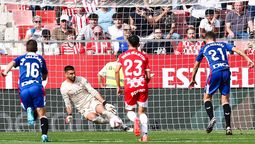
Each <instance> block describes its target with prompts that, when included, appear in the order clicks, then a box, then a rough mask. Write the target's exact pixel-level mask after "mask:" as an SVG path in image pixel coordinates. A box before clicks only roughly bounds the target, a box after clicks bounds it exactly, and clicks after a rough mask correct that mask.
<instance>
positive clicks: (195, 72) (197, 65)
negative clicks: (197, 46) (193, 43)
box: [189, 61, 200, 88]
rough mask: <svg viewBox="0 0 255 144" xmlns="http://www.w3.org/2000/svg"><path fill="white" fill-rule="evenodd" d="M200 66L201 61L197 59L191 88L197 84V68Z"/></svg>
mask: <svg viewBox="0 0 255 144" xmlns="http://www.w3.org/2000/svg"><path fill="white" fill-rule="evenodd" d="M199 66H200V62H198V61H196V63H195V65H194V68H193V71H192V79H191V82H190V84H189V88H192V87H194V85H195V84H197V82H196V74H197V70H198V68H199Z"/></svg>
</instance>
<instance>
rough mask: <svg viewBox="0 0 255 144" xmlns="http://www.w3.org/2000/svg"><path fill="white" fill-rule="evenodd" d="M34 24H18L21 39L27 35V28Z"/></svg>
mask: <svg viewBox="0 0 255 144" xmlns="http://www.w3.org/2000/svg"><path fill="white" fill-rule="evenodd" d="M32 27H33V25H26V26H18V29H19V31H18V32H19V40H22V39H24V38H25V36H26V32H27V30H29V29H31V28H32Z"/></svg>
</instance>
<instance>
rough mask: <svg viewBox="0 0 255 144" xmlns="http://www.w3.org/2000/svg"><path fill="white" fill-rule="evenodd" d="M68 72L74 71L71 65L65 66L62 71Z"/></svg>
mask: <svg viewBox="0 0 255 144" xmlns="http://www.w3.org/2000/svg"><path fill="white" fill-rule="evenodd" d="M69 70H74V67H73V66H71V65H67V66H65V68H64V71H65V72H67V71H69Z"/></svg>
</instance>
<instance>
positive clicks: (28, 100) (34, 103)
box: [20, 84, 45, 110]
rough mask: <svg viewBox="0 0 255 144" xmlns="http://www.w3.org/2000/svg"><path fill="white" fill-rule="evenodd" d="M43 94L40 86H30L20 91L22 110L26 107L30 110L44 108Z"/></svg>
mask: <svg viewBox="0 0 255 144" xmlns="http://www.w3.org/2000/svg"><path fill="white" fill-rule="evenodd" d="M44 96H45V92H44V88H43V86H42V85H39V84H32V85H29V86H27V87H25V88H23V89H22V90H21V91H20V100H21V106H22V107H23V109H24V110H26V109H27V108H28V107H31V108H32V109H36V108H42V107H44V106H45V99H44Z"/></svg>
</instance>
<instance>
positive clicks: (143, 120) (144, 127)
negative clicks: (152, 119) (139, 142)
mask: <svg viewBox="0 0 255 144" xmlns="http://www.w3.org/2000/svg"><path fill="white" fill-rule="evenodd" d="M139 119H140V122H141V126H142V135H145V134H146V135H147V133H148V117H147V115H146V114H145V113H143V114H141V115H140V116H139Z"/></svg>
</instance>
